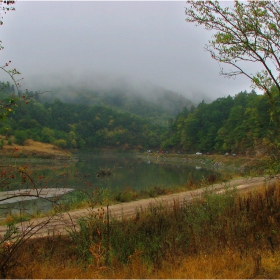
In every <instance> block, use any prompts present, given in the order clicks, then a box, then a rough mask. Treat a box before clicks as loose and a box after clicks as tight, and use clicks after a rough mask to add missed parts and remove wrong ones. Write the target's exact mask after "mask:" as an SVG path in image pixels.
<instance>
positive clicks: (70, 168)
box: [10, 153, 225, 208]
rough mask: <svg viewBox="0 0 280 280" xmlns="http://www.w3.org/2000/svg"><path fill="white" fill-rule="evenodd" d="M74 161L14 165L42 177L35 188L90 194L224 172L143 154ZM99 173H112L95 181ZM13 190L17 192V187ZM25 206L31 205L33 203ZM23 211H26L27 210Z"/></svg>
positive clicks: (93, 156) (86, 157) (168, 183)
mask: <svg viewBox="0 0 280 280" xmlns="http://www.w3.org/2000/svg"><path fill="white" fill-rule="evenodd" d="M75 157H76V158H77V159H79V160H78V161H73V162H59V161H48V160H41V161H39V160H36V159H30V160H29V159H21V160H20V162H17V163H16V164H18V165H19V164H24V163H26V162H28V163H29V167H28V170H31V171H32V175H31V176H33V177H36V178H38V177H39V176H41V175H43V176H45V179H44V180H40V181H38V180H37V183H36V184H37V186H38V187H45V186H46V185H47V186H48V188H54V187H57V188H72V189H74V190H84V189H88V190H89V191H91V190H92V191H93V190H94V189H95V188H106V189H110V190H112V191H114V190H125V189H127V188H131V189H134V190H136V191H140V190H145V189H149V188H151V187H155V186H160V187H167V186H174V185H182V184H184V183H187V182H188V180H189V179H190V178H193V179H195V180H201V179H202V178H203V177H204V178H207V177H208V176H209V175H210V174H214V175H215V176H216V177H217V178H220V177H221V176H222V175H223V174H224V173H225V171H220V170H217V169H213V168H212V169H208V168H205V166H203V165H199V166H198V165H196V166H195V165H189V164H188V163H187V162H186V160H185V158H184V157H183V156H180V155H178V157H176V162H168V161H167V159H166V158H164V156H158V157H151V156H150V155H148V154H146V155H141V157H139V156H137V155H136V154H129V153H123V154H122V153H105V154H94V153H88V154H76V155H75ZM100 169H105V170H107V169H109V170H110V171H111V172H112V174H111V176H104V177H102V176H99V177H97V176H96V175H97V173H98V172H99V171H100ZM48 178H49V179H48ZM28 187H29V188H31V187H32V185H31V184H27V185H26V184H24V185H23V188H28ZM12 188H13V189H18V188H19V187H18V184H15V185H14V186H13V187H12ZM25 203H26V205H28V204H29V205H31V203H34V202H30V201H29V202H25ZM13 204H14V203H13ZM10 206H12V205H10ZM12 207H13V206H12ZM26 207H27V208H29V206H26Z"/></svg>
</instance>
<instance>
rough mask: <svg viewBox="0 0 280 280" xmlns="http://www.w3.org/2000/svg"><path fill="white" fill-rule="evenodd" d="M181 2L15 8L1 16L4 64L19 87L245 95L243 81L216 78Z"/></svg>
mask: <svg viewBox="0 0 280 280" xmlns="http://www.w3.org/2000/svg"><path fill="white" fill-rule="evenodd" d="M185 7H186V3H185V2H184V1H172V2H158V1H151V2H146V1H145V2H144V1H142V2H133V1H132V2H126V1H124V2H118V1H113V2H107V1H101V2H96V1H86V2H81V1H76V2H73V1H61V2H57V1H56V2H53V1H46V2H42V1H31V2H28V1H18V2H17V3H16V4H15V8H16V11H15V12H9V13H7V14H6V15H5V16H4V20H3V21H4V24H3V25H2V26H1V27H0V28H1V38H0V40H1V41H2V44H3V45H4V47H5V49H4V50H3V51H1V52H0V55H1V61H2V65H3V64H4V63H5V62H7V61H9V60H12V65H11V66H12V67H16V68H17V69H19V70H20V71H21V72H22V74H23V75H22V76H23V77H24V80H23V81H22V87H24V88H25V87H28V88H29V89H30V90H37V89H39V90H42V89H43V90H48V89H49V88H51V87H52V86H53V85H58V84H60V85H62V86H64V85H65V86H66V85H69V84H71V83H76V84H77V83H80V84H83V85H85V84H88V85H91V86H94V83H99V86H100V84H101V83H103V82H104V83H105V86H106V83H108V81H111V82H112V81H114V80H117V79H118V78H123V79H127V80H135V81H141V82H143V83H153V84H156V85H159V86H162V87H164V88H166V89H168V90H172V91H175V92H178V93H180V94H182V95H183V96H186V97H189V98H192V96H195V97H196V98H198V99H200V98H201V99H202V98H203V97H208V98H211V99H216V98H217V97H223V96H227V95H235V94H237V93H238V92H240V91H242V90H247V91H250V90H251V88H250V82H249V81H248V80H247V79H246V78H242V77H238V78H237V79H235V80H233V79H226V78H224V77H222V76H219V65H218V63H217V62H216V61H214V60H213V59H212V58H211V56H210V54H209V53H208V52H206V51H204V46H205V44H206V43H207V42H208V40H209V39H211V34H210V33H209V31H206V30H204V29H203V28H202V27H195V26H194V25H193V24H191V23H187V22H185Z"/></svg>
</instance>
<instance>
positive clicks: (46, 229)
mask: <svg viewBox="0 0 280 280" xmlns="http://www.w3.org/2000/svg"><path fill="white" fill-rule="evenodd" d="M273 180H275V179H270V180H269V181H268V180H267V178H265V177H255V178H248V179H247V178H240V179H234V180H232V181H230V182H228V183H222V184H215V185H213V186H210V187H207V188H208V189H209V190H211V191H213V192H216V193H223V192H224V191H225V188H226V187H227V188H228V187H229V188H236V189H237V190H238V191H240V192H246V191H249V190H254V189H257V188H259V187H262V186H264V185H267V184H269V183H271V182H273ZM205 189H206V188H201V189H197V190H193V191H186V192H181V193H177V194H171V195H165V196H160V197H157V198H148V199H142V200H138V201H132V202H126V203H119V204H115V205H109V206H108V209H109V215H110V217H111V218H121V217H131V216H134V215H135V214H136V211H137V209H146V208H147V207H149V206H150V205H151V204H161V205H170V206H172V204H173V203H174V201H176V202H177V203H186V202H188V201H191V200H192V199H194V198H198V197H199V196H200V195H201V194H202V193H203V192H204V191H205ZM98 209H99V211H100V208H95V209H80V210H75V211H70V212H68V213H61V214H58V215H55V216H50V217H44V218H37V219H33V220H30V221H28V222H23V223H20V224H17V228H18V230H19V231H20V232H22V233H23V234H26V233H28V234H30V235H32V237H43V236H54V235H61V234H65V233H67V232H68V231H69V230H79V229H78V226H77V219H78V218H80V217H84V216H86V215H88V214H89V213H90V211H95V212H96V211H98ZM104 210H105V213H106V212H107V207H104ZM105 217H106V215H105ZM6 230H7V226H0V234H1V235H2V236H3V235H4V234H5V232H6Z"/></svg>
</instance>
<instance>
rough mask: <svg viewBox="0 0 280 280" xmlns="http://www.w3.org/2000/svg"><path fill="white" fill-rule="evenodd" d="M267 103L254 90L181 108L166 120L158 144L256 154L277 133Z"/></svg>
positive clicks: (267, 144) (206, 150) (192, 150)
mask: <svg viewBox="0 0 280 280" xmlns="http://www.w3.org/2000/svg"><path fill="white" fill-rule="evenodd" d="M270 110H271V105H270V104H269V100H268V98H267V97H266V96H264V95H257V94H256V93H255V92H254V91H252V92H250V93H247V92H240V93H239V94H237V95H235V96H234V97H232V96H228V97H224V98H218V99H217V100H215V101H213V102H212V103H210V104H206V103H205V102H201V103H200V104H199V105H198V106H197V108H194V107H193V108H192V109H191V110H188V109H187V108H186V109H184V110H183V111H182V112H181V113H180V114H178V115H177V117H176V118H175V119H173V120H170V122H169V131H168V133H166V135H165V136H164V138H163V142H162V147H163V148H165V149H170V148H183V149H184V150H185V151H188V152H195V151H196V152H197V151H200V152H222V153H226V152H229V153H230V152H232V153H238V154H248V153H249V154H250V153H251V154H258V152H260V153H261V152H262V151H263V149H264V148H268V147H269V143H271V141H275V139H276V137H278V133H277V132H276V131H277V130H276V125H275V123H274V122H272V121H271V120H270Z"/></svg>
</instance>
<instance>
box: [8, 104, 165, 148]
mask: <svg viewBox="0 0 280 280" xmlns="http://www.w3.org/2000/svg"><path fill="white" fill-rule="evenodd" d="M5 127H9V134H10V135H13V134H14V133H15V131H24V130H25V131H27V130H28V138H31V139H33V140H39V141H42V142H45V143H56V144H57V145H58V146H60V147H61V148H79V149H83V148H97V147H116V146H118V147H119V148H123V149H127V148H136V147H139V146H142V147H144V148H153V147H159V146H160V141H161V134H162V132H163V131H164V128H163V127H162V126H160V125H156V124H152V123H151V122H150V121H148V120H145V119H144V118H141V117H137V116H134V115H131V114H128V113H121V112H117V111H115V110H113V109H110V108H107V107H102V106H85V105H78V104H68V103H63V102H61V101H59V100H55V101H54V102H53V103H44V104H43V103H40V102H38V101H37V100H35V99H30V102H29V104H28V106H27V107H26V109H25V110H24V111H23V110H18V111H17V112H16V113H15V114H14V115H13V116H11V117H10V118H9V119H7V121H6V123H5ZM3 129H4V127H3ZM22 134H23V133H22ZM21 136H22V138H24V137H23V135H21ZM18 137H20V136H18ZM25 139H26V138H25ZM25 139H24V140H25ZM18 143H23V141H21V140H19V142H18Z"/></svg>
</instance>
